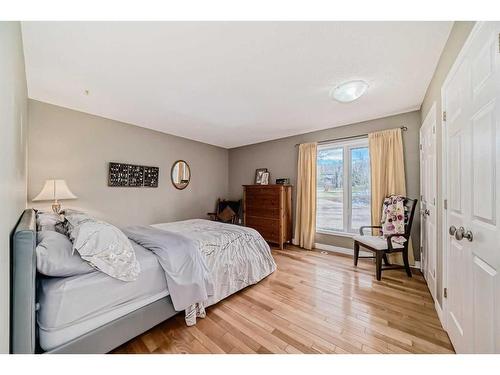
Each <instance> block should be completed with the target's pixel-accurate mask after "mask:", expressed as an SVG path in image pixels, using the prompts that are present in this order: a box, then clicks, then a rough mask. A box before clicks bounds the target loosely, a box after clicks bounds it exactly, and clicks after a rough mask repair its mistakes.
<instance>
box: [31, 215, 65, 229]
mask: <svg viewBox="0 0 500 375" xmlns="http://www.w3.org/2000/svg"><path fill="white" fill-rule="evenodd" d="M62 222H63V219H62V218H61V216H59V215H58V214H56V213H55V212H43V211H38V212H37V214H36V227H37V228H36V229H37V231H44V230H51V231H56V225H57V224H61V223H62Z"/></svg>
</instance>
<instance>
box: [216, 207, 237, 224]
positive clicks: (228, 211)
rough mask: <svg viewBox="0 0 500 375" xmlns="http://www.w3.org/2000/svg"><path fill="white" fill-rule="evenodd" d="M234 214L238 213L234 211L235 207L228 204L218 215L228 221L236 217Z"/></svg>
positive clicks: (222, 219)
mask: <svg viewBox="0 0 500 375" xmlns="http://www.w3.org/2000/svg"><path fill="white" fill-rule="evenodd" d="M234 215H236V213H235V212H234V211H233V209H232V208H231V207H229V206H226V208H224V209H223V210H222V212H221V213H220V214H219V215H217V216H218V218H219V219H220V220H221V221H223V222H225V223H226V222H228V221H230V220H231V219H232V218H233V217H234Z"/></svg>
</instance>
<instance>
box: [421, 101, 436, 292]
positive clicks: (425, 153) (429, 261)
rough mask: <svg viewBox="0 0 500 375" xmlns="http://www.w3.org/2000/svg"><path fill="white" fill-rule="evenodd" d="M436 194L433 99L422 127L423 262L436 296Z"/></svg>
mask: <svg viewBox="0 0 500 375" xmlns="http://www.w3.org/2000/svg"><path fill="white" fill-rule="evenodd" d="M436 194H437V180H436V103H434V105H433V106H432V108H431V110H430V111H429V113H428V114H427V117H426V118H425V120H424V123H423V124H422V127H421V128H420V198H421V200H420V208H421V209H420V213H421V218H422V221H421V222H422V225H421V236H420V244H421V246H422V252H421V262H422V269H423V274H424V277H425V280H426V281H427V285H428V286H429V290H430V291H431V294H432V296H433V297H434V299H436V287H437V281H436V268H437V223H436V214H437V209H436Z"/></svg>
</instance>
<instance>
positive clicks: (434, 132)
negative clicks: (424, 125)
mask: <svg viewBox="0 0 500 375" xmlns="http://www.w3.org/2000/svg"><path fill="white" fill-rule="evenodd" d="M432 134H436V127H435V126H433V127H432Z"/></svg>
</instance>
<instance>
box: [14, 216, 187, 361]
mask: <svg viewBox="0 0 500 375" xmlns="http://www.w3.org/2000/svg"><path fill="white" fill-rule="evenodd" d="M11 243H12V247H11V257H10V259H11V270H10V271H11V272H10V274H11V299H10V300H11V314H10V316H11V319H10V352H11V353H25V354H34V353H43V352H44V351H43V350H42V349H41V348H40V346H39V344H38V327H37V323H36V311H37V310H38V309H39V304H38V303H37V272H36V252H35V248H36V212H35V211H34V210H33V209H27V210H25V211H24V212H23V214H22V216H21V218H20V220H19V222H18V224H17V226H16V228H15V229H14V232H13V237H12V242H11ZM177 313H178V312H177V311H175V310H174V307H173V305H172V300H171V299H170V297H169V296H167V297H165V298H162V299H160V300H158V301H155V302H153V303H151V304H149V305H146V306H144V307H141V308H140V309H137V310H135V311H132V312H131V313H129V314H127V315H124V316H122V317H120V318H118V319H116V320H113V321H111V322H109V323H107V324H105V325H102V326H100V327H99V328H96V329H95V330H93V331H90V332H88V333H86V334H84V335H82V336H80V337H77V338H75V339H73V340H71V341H69V342H67V343H65V344H63V345H61V346H59V347H57V348H54V349H52V350H50V351H49V352H46V353H58V354H59V353H60V354H63V353H78V354H87V353H88V354H99V353H107V352H109V351H111V350H113V349H114V348H116V347H118V346H120V345H121V344H124V343H125V342H127V341H129V340H130V339H132V338H134V337H136V336H137V335H140V334H141V333H143V332H145V331H147V330H149V329H151V328H152V327H154V326H155V325H157V324H159V323H161V322H163V321H165V320H166V319H169V318H171V317H172V316H174V315H176V314H177Z"/></svg>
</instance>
